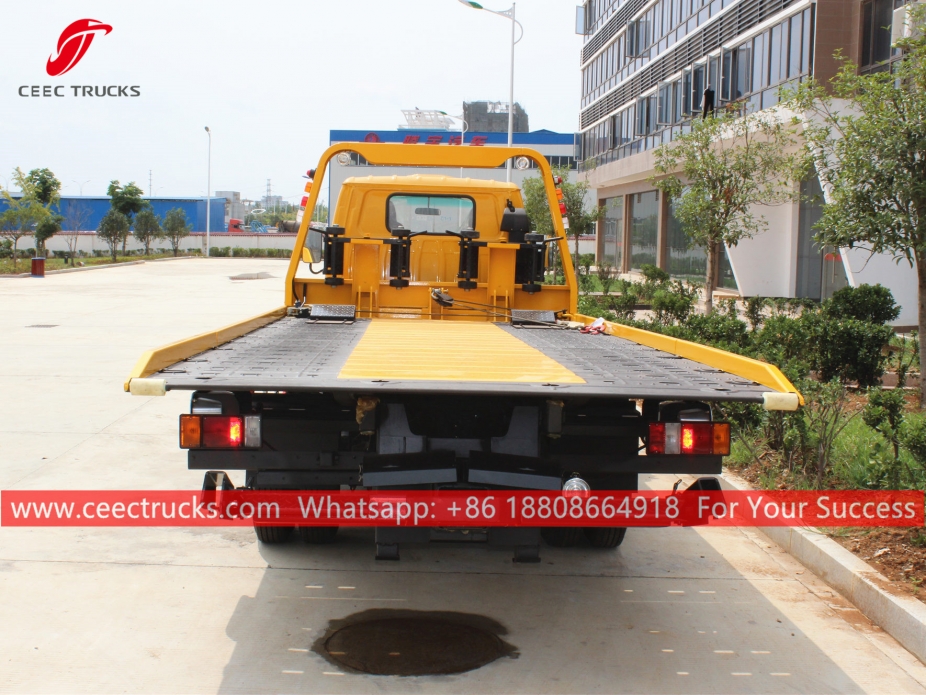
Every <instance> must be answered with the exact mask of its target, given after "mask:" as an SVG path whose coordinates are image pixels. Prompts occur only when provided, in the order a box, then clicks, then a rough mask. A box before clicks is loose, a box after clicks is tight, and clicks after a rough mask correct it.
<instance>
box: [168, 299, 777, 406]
mask: <svg viewBox="0 0 926 695" xmlns="http://www.w3.org/2000/svg"><path fill="white" fill-rule="evenodd" d="M369 324H370V322H369V321H368V320H358V321H356V322H355V323H352V324H325V323H311V322H309V321H307V320H305V319H297V318H292V317H287V318H283V319H280V320H279V321H276V322H275V323H272V324H270V325H268V326H265V327H263V328H260V329H258V330H256V331H253V332H251V333H248V334H247V335H245V336H242V337H241V338H238V339H236V340H233V341H231V342H229V343H226V344H224V345H221V346H220V347H218V348H215V349H213V350H208V351H206V352H203V353H200V354H199V355H196V356H194V357H191V358H190V359H187V360H184V361H182V362H178V363H176V364H174V365H171V366H170V367H168V368H167V369H164V370H162V371H160V372H158V373H157V374H154V375H153V376H154V377H159V378H165V379H166V380H167V386H168V388H169V389H181V390H192V389H204V390H229V391H245V390H268V391H277V390H282V391H300V390H302V391H349V392H354V393H368V394H375V393H390V392H392V393H398V392H402V393H461V394H462V393H479V394H487V393H497V394H499V395H530V396H547V395H554V394H557V395H559V396H560V397H562V396H569V395H575V396H579V395H584V396H611V397H626V398H657V399H663V400H665V399H668V398H690V399H696V400H704V401H750V402H761V401H762V393H764V392H766V391H769V390H770V389H769V388H768V387H766V386H761V385H759V384H756V383H754V382H752V381H747V380H746V379H743V378H742V377H739V376H735V375H733V374H728V373H726V372H723V371H721V370H718V369H714V368H712V367H708V366H705V365H703V364H700V363H698V362H693V361H691V360H688V359H684V358H681V357H677V356H676V355H672V354H670V353H667V352H663V351H661V350H656V349H654V348H649V347H645V346H643V345H639V344H637V343H634V342H633V341H630V340H626V339H624V338H617V337H614V336H609V335H595V336H590V335H584V334H581V333H579V332H578V331H577V330H559V329H555V328H516V327H512V326H508V325H504V324H497V325H498V326H499V327H500V328H501V329H502V330H505V331H506V332H508V333H509V334H511V335H513V336H514V337H516V338H518V339H520V340H522V341H523V342H525V343H526V344H528V345H530V346H531V347H533V348H536V349H537V350H540V351H541V352H543V353H544V354H545V355H547V356H549V357H551V358H553V359H554V360H556V361H557V362H559V363H560V364H561V365H563V366H564V367H566V368H568V369H569V370H571V371H572V372H574V373H575V374H576V375H578V376H580V377H582V379H584V380H585V381H586V383H585V384H539V383H536V384H534V383H517V382H489V383H490V384H491V386H487V383H486V382H447V381H410V380H375V381H374V380H359V379H338V373H339V372H340V371H341V367H342V366H343V364H344V362H345V360H346V359H347V358H348V356H349V355H350V354H351V352H352V351H353V349H354V347H355V346H356V345H357V342H358V341H359V340H360V338H361V337H362V336H363V333H364V332H365V331H366V329H367V326H369Z"/></svg>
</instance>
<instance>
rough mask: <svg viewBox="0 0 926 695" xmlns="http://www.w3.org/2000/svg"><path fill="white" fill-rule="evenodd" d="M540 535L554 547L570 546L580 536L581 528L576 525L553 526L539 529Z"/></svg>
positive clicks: (574, 543) (576, 541)
mask: <svg viewBox="0 0 926 695" xmlns="http://www.w3.org/2000/svg"><path fill="white" fill-rule="evenodd" d="M540 537H541V538H543V540H545V541H546V542H547V545H552V546H553V547H554V548H571V547H572V546H574V545H577V544H578V543H579V540H580V539H581V538H582V529H581V528H578V527H577V526H554V527H549V528H542V529H540Z"/></svg>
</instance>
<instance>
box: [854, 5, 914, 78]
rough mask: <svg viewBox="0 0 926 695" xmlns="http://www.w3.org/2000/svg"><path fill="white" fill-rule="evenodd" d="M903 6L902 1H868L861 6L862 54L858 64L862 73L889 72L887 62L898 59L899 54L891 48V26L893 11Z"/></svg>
mask: <svg viewBox="0 0 926 695" xmlns="http://www.w3.org/2000/svg"><path fill="white" fill-rule="evenodd" d="M904 4H905V2H904V0H868V2H865V3H863V4H862V54H861V59H860V61H859V62H860V67H861V68H862V71H863V72H877V71H879V70H889V69H890V66H889V65H888V63H889V61H890V60H891V59H892V58H896V57H899V55H900V52H899V51H896V50H894V49H892V48H891V24H892V23H893V18H894V10H895V9H897V8H899V7H902V6H903V5H904Z"/></svg>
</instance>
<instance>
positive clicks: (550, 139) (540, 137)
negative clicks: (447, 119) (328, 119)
mask: <svg viewBox="0 0 926 695" xmlns="http://www.w3.org/2000/svg"><path fill="white" fill-rule="evenodd" d="M409 135H417V136H418V137H419V138H420V142H421V143H424V142H425V141H426V140H427V139H428V138H429V137H431V136H438V137H440V138H441V139H440V143H442V144H447V143H449V141H450V138H451V137H453V136H457V137H459V135H460V131H459V130H457V131H453V130H414V129H407V130H405V129H403V130H332V131H330V137H329V139H330V142H331V144H334V143H336V142H404V141H405V138H406V137H407V136H409ZM465 137H466V139H465V141H464V142H465V144H469V143H471V142H472V139H473V138H474V137H484V138H485V140H484V141H483V142H485V143H486V144H489V145H507V144H508V133H479V132H470V131H467V132H466V136H465ZM374 138H375V139H374ZM513 140H514V144H515V145H528V146H530V145H570V146H571V145H572V144H573V142H574V135H573V133H554V132H553V131H552V130H532V131H531V132H529V133H514V135H513Z"/></svg>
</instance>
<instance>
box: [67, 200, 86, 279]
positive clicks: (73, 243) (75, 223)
mask: <svg viewBox="0 0 926 695" xmlns="http://www.w3.org/2000/svg"><path fill="white" fill-rule="evenodd" d="M89 223H90V208H89V207H87V206H86V205H85V204H84V203H81V202H78V201H75V200H70V201H68V205H67V207H66V208H65V210H64V220H63V222H62V224H63V226H64V229H65V234H64V241H65V243H66V244H67V246H68V258H69V259H70V261H71V265H74V256H75V254H76V253H77V242H78V240H79V239H80V232H83V231H86V230H87V226H88V225H89Z"/></svg>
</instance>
